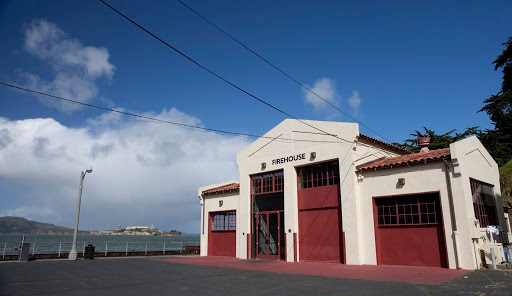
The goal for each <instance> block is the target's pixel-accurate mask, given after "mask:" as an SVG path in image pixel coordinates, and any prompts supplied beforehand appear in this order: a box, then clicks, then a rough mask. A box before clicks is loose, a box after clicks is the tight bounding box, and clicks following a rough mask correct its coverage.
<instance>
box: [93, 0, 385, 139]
mask: <svg viewBox="0 0 512 296" xmlns="http://www.w3.org/2000/svg"><path fill="white" fill-rule="evenodd" d="M100 1H101V0H100ZM176 1H178V2H179V3H180V4H181V5H183V6H185V7H186V8H188V9H189V10H190V11H192V12H193V13H194V14H196V15H197V16H199V17H200V18H202V19H203V20H204V21H206V22H207V23H209V24H210V25H212V26H213V27H215V28H216V29H217V30H219V31H220V32H222V33H223V34H224V35H226V36H228V37H229V38H230V39H231V40H233V41H235V42H236V43H238V44H239V45H240V46H242V47H243V48H245V49H246V50H248V51H249V52H251V53H252V54H254V55H255V56H257V57H258V58H260V59H261V60H262V61H264V62H265V63H267V64H268V65H269V66H271V67H272V68H274V69H276V70H277V71H278V72H280V73H281V74H283V75H284V76H286V77H287V78H289V79H290V80H291V81H293V82H295V83H296V84H298V85H299V86H300V87H302V88H303V89H305V90H307V91H308V92H310V93H312V94H313V95H314V96H316V97H317V98H319V99H320V100H322V101H324V102H325V103H327V104H329V105H330V106H331V107H333V108H334V109H336V110H338V111H339V112H341V113H342V114H344V115H345V116H347V117H349V118H350V119H352V120H354V121H355V122H357V123H359V124H360V125H361V126H363V127H365V128H366V129H367V130H369V131H371V132H372V133H374V134H376V135H377V136H379V137H381V138H383V139H385V140H386V141H388V142H390V143H391V142H392V141H391V140H389V139H386V137H384V136H383V135H381V134H379V133H378V132H376V131H375V130H373V129H371V128H370V127H368V126H367V125H366V124H364V123H362V122H361V121H359V120H357V119H355V118H354V117H353V116H351V115H350V114H348V113H347V112H345V111H343V110H341V109H340V108H338V107H337V106H336V105H334V104H333V103H331V102H329V101H328V100H326V99H324V98H323V97H322V96H320V95H319V94H317V93H316V92H315V91H313V90H312V89H311V88H309V87H308V86H307V85H305V84H304V83H302V82H300V81H298V80H297V79H295V78H293V77H292V76H291V75H290V74H288V73H287V72H285V71H284V70H282V69H280V68H279V67H277V66H276V65H274V64H273V63H271V62H270V61H269V60H267V59H266V58H264V57H263V56H262V55H261V54H258V53H257V52H255V51H254V50H252V49H251V48H250V47H248V46H247V45H245V44H244V43H242V42H241V41H240V40H238V39H236V38H235V37H233V35H231V34H229V33H228V32H226V31H225V30H223V29H222V28H220V27H219V26H217V25H216V24H215V23H213V22H212V21H210V20H209V19H208V18H206V17H205V16H203V15H201V14H200V13H199V12H197V11H196V10H194V9H193V8H192V7H190V6H188V5H187V4H185V3H183V1H181V0H176ZM102 2H103V1H102Z"/></svg>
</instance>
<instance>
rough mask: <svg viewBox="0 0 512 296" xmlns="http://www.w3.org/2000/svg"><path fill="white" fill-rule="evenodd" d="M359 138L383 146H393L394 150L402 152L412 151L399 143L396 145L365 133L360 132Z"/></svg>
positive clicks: (408, 152)
mask: <svg viewBox="0 0 512 296" xmlns="http://www.w3.org/2000/svg"><path fill="white" fill-rule="evenodd" d="M359 139H361V140H366V141H368V142H373V143H378V144H380V145H382V146H385V147H387V148H391V149H392V150H396V151H398V152H400V153H402V154H411V153H412V152H411V151H409V150H407V149H404V148H402V147H400V146H397V145H394V144H390V143H387V142H384V141H381V140H379V139H376V138H374V137H370V136H368V135H365V134H359Z"/></svg>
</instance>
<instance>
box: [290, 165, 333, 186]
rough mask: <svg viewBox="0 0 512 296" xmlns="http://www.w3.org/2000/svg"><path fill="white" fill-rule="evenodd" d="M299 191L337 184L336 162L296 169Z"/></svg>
mask: <svg viewBox="0 0 512 296" xmlns="http://www.w3.org/2000/svg"><path fill="white" fill-rule="evenodd" d="M298 175H299V189H306V188H313V187H320V186H329V185H334V184H339V182H340V176H339V175H340V174H339V165H338V161H333V162H324V163H319V164H315V165H310V166H307V167H301V168H298Z"/></svg>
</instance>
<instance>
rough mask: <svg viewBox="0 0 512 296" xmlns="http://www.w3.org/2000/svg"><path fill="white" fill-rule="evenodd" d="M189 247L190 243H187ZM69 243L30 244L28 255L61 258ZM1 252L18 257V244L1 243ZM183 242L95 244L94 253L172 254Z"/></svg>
mask: <svg viewBox="0 0 512 296" xmlns="http://www.w3.org/2000/svg"><path fill="white" fill-rule="evenodd" d="M188 244H189V245H190V243H188ZM71 245H72V243H70V242H35V243H34V242H31V243H30V254H31V255H42V254H51V255H55V254H57V255H58V257H61V254H68V253H69V252H70V251H71ZM87 245H89V242H77V244H76V248H77V252H80V253H82V255H83V254H85V247H86V246H87ZM192 245H193V246H197V245H198V243H197V242H195V243H193V244H192ZM0 247H3V251H2V259H5V257H6V256H11V255H18V253H19V247H20V244H19V243H3V246H1V243H0ZM184 247H185V246H184V243H183V242H95V243H94V253H97V254H100V253H101V254H104V255H105V256H108V254H109V253H123V252H124V253H125V254H126V256H128V253H131V252H138V253H141V252H144V254H146V255H147V253H148V252H155V251H157V252H162V254H164V255H165V252H170V251H172V252H174V251H179V252H180V253H182V252H183V249H184Z"/></svg>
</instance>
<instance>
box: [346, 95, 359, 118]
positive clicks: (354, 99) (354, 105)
mask: <svg viewBox="0 0 512 296" xmlns="http://www.w3.org/2000/svg"><path fill="white" fill-rule="evenodd" d="M347 102H348V104H349V105H350V108H351V109H352V113H353V114H357V112H358V111H359V105H361V96H360V95H359V92H358V91H357V90H353V91H352V95H351V96H350V97H348V99H347Z"/></svg>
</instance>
